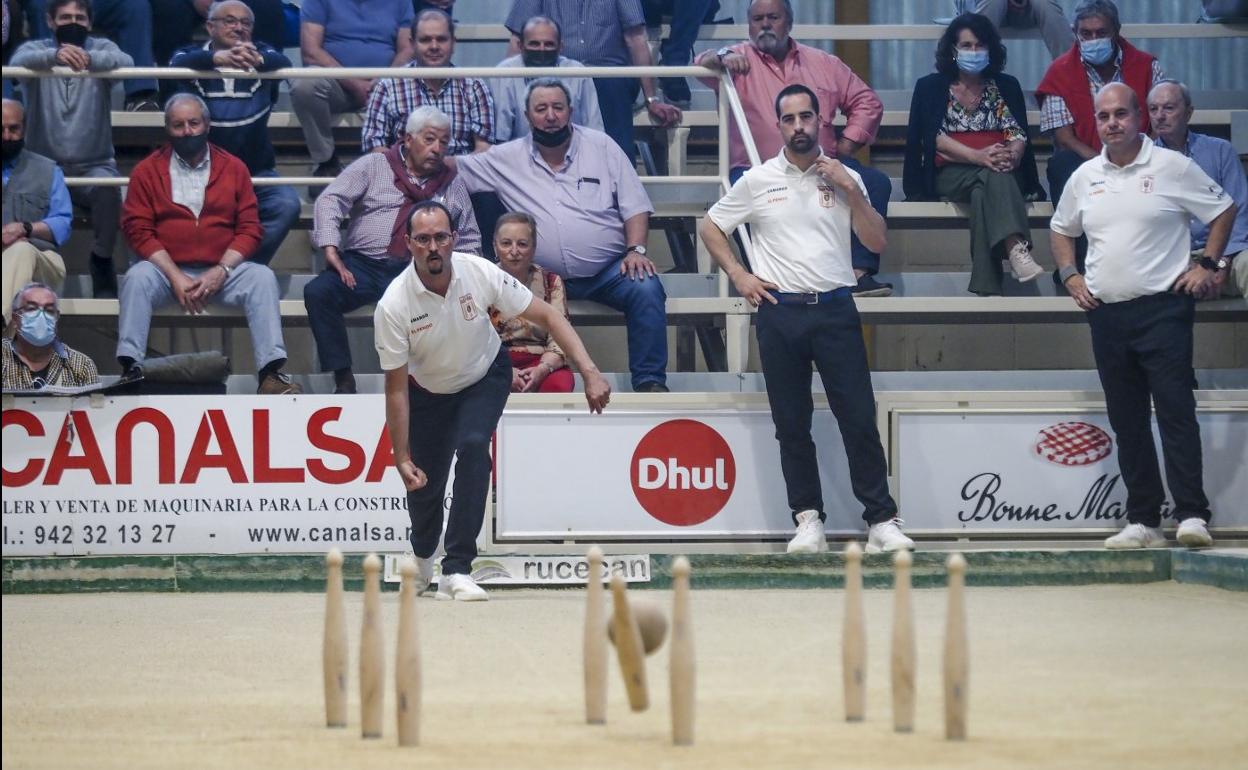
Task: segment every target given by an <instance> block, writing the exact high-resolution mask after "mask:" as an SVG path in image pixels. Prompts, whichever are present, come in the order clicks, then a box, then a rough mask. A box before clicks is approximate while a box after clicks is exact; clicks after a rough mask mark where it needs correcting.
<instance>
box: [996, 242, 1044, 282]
mask: <svg viewBox="0 0 1248 770" xmlns="http://www.w3.org/2000/svg"><path fill="white" fill-rule="evenodd" d="M998 253H1000V252H998ZM1010 270H1012V271H1013V272H1014V277H1015V278H1017V279H1018V282H1019V283H1027V282H1028V281H1032V280H1035V279H1036V278H1037V277H1038V276H1041V275H1044V273H1045V269H1044V268H1043V267H1040V266H1039V265H1037V264H1036V260H1034V259H1032V258H1031V247H1029V246H1028V245H1027V243H1026V242H1025V241H1019V242H1018V243H1016V244H1014V248H1012V249H1010Z"/></svg>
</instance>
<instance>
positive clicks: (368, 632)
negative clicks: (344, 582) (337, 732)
mask: <svg viewBox="0 0 1248 770" xmlns="http://www.w3.org/2000/svg"><path fill="white" fill-rule="evenodd" d="M385 674H386V650H385V644H384V639H383V637H382V632H381V559H379V558H377V554H375V553H370V554H369V555H368V556H367V557H365V559H364V623H363V625H362V627H361V628H360V735H361V737H364V738H380V737H381V719H382V712H383V710H384V709H383V707H384V705H385V701H386V693H385Z"/></svg>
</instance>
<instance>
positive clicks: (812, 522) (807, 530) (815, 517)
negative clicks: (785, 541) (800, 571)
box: [787, 509, 828, 553]
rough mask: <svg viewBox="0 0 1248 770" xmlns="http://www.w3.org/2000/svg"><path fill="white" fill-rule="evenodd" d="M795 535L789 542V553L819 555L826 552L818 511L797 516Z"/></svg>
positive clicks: (824, 537) (826, 540) (826, 545)
mask: <svg viewBox="0 0 1248 770" xmlns="http://www.w3.org/2000/svg"><path fill="white" fill-rule="evenodd" d="M796 518H797V534H796V535H794V536H793V539H792V540H790V541H789V547H788V549H787V551H788V552H789V553H820V552H822V551H826V550H828V538H827V537H826V536H825V535H824V534H823V521H822V520H821V519H820V518H819V511H816V510H813V509H811V510H806V511H802V512H800V513H798V514H797V517H796Z"/></svg>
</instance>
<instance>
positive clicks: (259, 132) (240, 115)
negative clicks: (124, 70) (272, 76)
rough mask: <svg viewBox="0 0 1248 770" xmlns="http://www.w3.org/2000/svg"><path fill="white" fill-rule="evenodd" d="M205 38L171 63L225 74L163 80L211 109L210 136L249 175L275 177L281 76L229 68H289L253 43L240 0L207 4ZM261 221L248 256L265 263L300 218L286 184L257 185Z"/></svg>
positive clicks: (267, 48) (277, 54)
mask: <svg viewBox="0 0 1248 770" xmlns="http://www.w3.org/2000/svg"><path fill="white" fill-rule="evenodd" d="M207 26H208V36H209V40H208V42H207V43H205V44H203V45H190V46H187V47H185V48H181V49H179V50H178V51H177V52H176V53H174V55H173V58H172V59H170V60H169V66H170V67H189V68H191V69H196V70H211V69H220V70H226V71H227V72H225V73H223V74H226V75H227V77H222V78H211V79H200V80H191V81H184V80H174V81H170V80H166V81H164V83H166V84H169V85H168V86H166V87H167V88H168V89H169V90H170V92H171V93H170V94H166V97H167V96H169V95H172V93H173V92H178V91H186V92H189V93H193V94H195V95H196V96H198V97H200V98H201V99H203V100H204V101H205V102H207V104H208V109H209V111H210V112H211V113H212V128H211V129H210V130H209V133H208V137H209V140H210V141H211V142H212V143H213V144H216V145H218V146H219V147H221V148H223V149H224V150H225V151H226V152H229V153H230V154H231V155H234V156H235V157H237V158H239V159H240V160H242V161H243V162H244V163H246V164H247V170H248V171H250V172H251V175H252V177H253V178H254V177H276V176H278V173H277V170H276V169H275V168H274V167H275V166H276V165H277V157H276V155H275V154H274V152H273V143H272V142H270V141H269V113H270V112H271V111H272V109H273V105H274V104H275V103H276V102H277V92H278V87H279V85H280V83H281V81H280V80H259V79H254V78H251V79H248V78H237V77H228V75H233V74H235V73H231V72H228V70H243V71H252V72H268V71H270V70H275V69H280V68H282V67H289V66H291V65H290V60H289V59H287V58H286V56H285V55H283V54H282V52H281V51H278V50H277V49H276V48H274V47H273V46H271V45H269V44H268V43H264V42H259V41H257V42H252V39H251V30H252V28H253V27H254V26H255V16H254V15H253V14H252V12H251V9H250V8H248V7H247V6H246V5H244V4H243V3H241V2H239V0H221V2H215V3H213V4H212V5H211V6H210V7H209V8H208V24H207ZM256 201H257V202H258V203H259V206H260V225H261V226H262V227H263V228H264V238H263V239H262V240H261V241H260V247H259V248H258V249H257V250H256V253H255V254H254V255H253V256H252V257H251V261H252V262H259V263H260V264H262V265H267V264H268V263H269V261H270V260H271V259H273V255H274V254H275V253H276V252H277V248H278V247H279V246H280V245H281V244H282V240H283V239H284V238H285V237H286V233H287V232H289V231H290V228H291V227H293V226H294V224H295V222H296V221H298V219H299V208H300V204H299V195H298V193H296V192H295V188H293V187H291V186H289V185H277V186H274V185H256Z"/></svg>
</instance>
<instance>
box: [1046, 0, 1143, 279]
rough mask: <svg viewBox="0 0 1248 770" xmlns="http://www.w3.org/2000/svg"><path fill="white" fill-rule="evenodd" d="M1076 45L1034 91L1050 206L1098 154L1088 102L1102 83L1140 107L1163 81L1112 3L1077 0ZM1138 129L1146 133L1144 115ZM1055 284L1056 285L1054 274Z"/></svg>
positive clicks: (1083, 246) (1081, 253)
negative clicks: (1047, 153)
mask: <svg viewBox="0 0 1248 770" xmlns="http://www.w3.org/2000/svg"><path fill="white" fill-rule="evenodd" d="M1074 30H1075V45H1074V47H1072V48H1071V49H1070V50H1069V51H1067V52H1066V53H1064V54H1062V55H1061V56H1059V57H1057V58H1056V59H1054V60H1053V63H1052V64H1051V65H1049V69H1048V71H1047V72H1045V73H1044V78H1043V79H1042V80H1041V81H1040V85H1039V86H1037V87H1036V100H1037V101H1038V102H1039V103H1040V130H1041V131H1042V132H1044V133H1048V134H1051V135H1052V137H1053V145H1054V151H1053V157H1051V158H1050V159H1049V165H1048V172H1047V173H1048V178H1049V195H1050V197H1051V198H1052V199H1053V207H1054V208H1056V207H1057V206H1058V204H1060V203H1061V198H1062V190H1063V189H1065V187H1066V180H1068V179H1070V175H1071V174H1073V173H1075V169H1077V168H1079V166H1081V165H1082V164H1083V162H1084V161H1086V160H1088V159H1090V158H1094V157H1096V156H1097V155H1099V154H1100V152H1101V140H1100V137H1098V136H1097V133H1096V116H1095V113H1094V111H1093V109H1092V100H1093V98H1094V97H1095V96H1096V92H1097V91H1099V90H1100V88H1101V86H1103V85H1105V84H1106V83H1126V84H1127V85H1128V86H1130V88H1131V90H1132V91H1135V93H1136V97H1137V99H1138V100H1139V102H1140V103H1141V104H1143V103H1144V101H1145V100H1146V99H1147V98H1148V92H1149V91H1150V90H1151V89H1152V87H1153V86H1155V85H1157V83H1158V82H1160V81H1161V80H1163V79H1164V78H1165V75H1164V74H1163V73H1162V71H1161V65H1160V64H1159V63H1158V62H1157V59H1156V58H1155V57H1154V56H1152V54H1149V53H1145V52H1144V51H1141V50H1140V49H1138V48H1136V47H1135V46H1133V45H1131V44H1130V43H1129V42H1127V40H1126V39H1125V38H1123V37H1122V34H1121V32H1122V23H1121V22H1120V21H1119V18H1118V6H1117V5H1115V4H1114V3H1113V0H1081V1H1080V3H1079V5H1078V6H1076V7H1075V23H1074ZM1143 119H1144V124H1143V126H1142V127H1141V130H1142V131H1144V132H1145V133H1148V131H1149V124H1148V115H1147V114H1145V115H1144V116H1143ZM1086 253H1087V241H1086V240H1085V239H1082V238H1081V239H1080V240H1079V246H1078V248H1077V249H1076V265H1077V267H1078V269H1079V270H1080V272H1082V271H1083V263H1084V257H1085V255H1086ZM1054 280H1056V281H1058V282H1059V283H1060V279H1058V278H1057V274H1056V273H1054Z"/></svg>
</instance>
